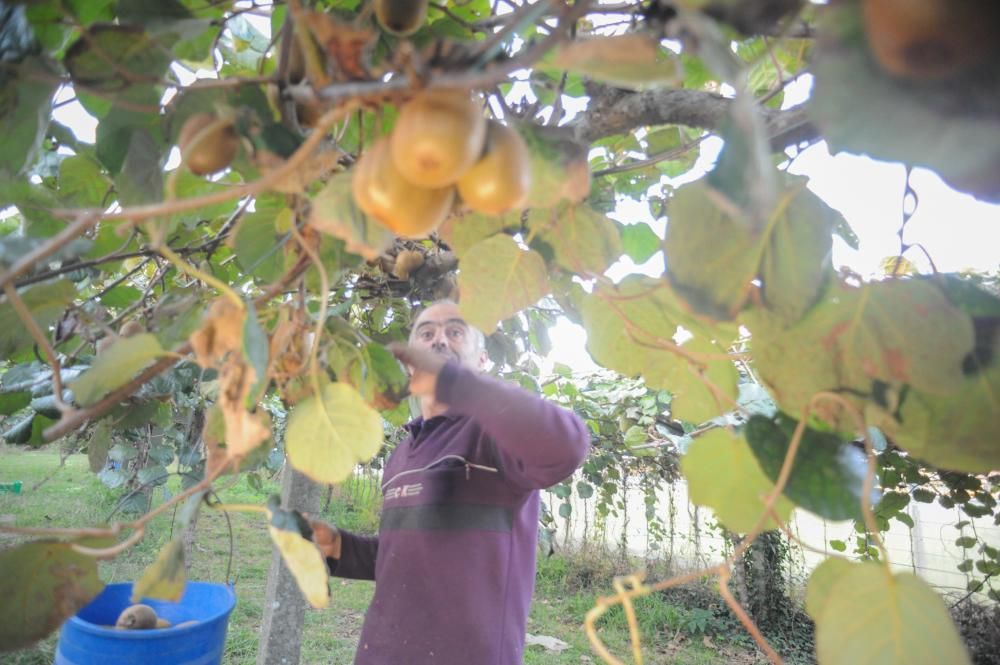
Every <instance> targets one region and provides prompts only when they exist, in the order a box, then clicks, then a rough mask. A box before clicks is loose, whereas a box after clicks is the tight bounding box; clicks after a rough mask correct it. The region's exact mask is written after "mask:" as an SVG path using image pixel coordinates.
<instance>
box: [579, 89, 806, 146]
mask: <svg viewBox="0 0 1000 665" xmlns="http://www.w3.org/2000/svg"><path fill="white" fill-rule="evenodd" d="M732 103H733V100H732V99H729V98H727V97H723V96H722V95H719V94H716V93H714V92H707V91H704V90H686V89H672V90H651V91H648V92H628V91H621V90H617V89H611V88H606V87H603V86H591V102H590V106H589V107H588V109H587V112H586V113H584V114H581V115H580V120H578V121H577V122H575V123H572V125H571V126H572V127H573V130H574V132H575V134H576V137H577V138H578V139H580V140H582V141H585V142H587V143H592V142H594V141H596V140H598V139H601V138H604V137H606V136H613V135H616V134H624V133H626V132H629V131H631V130H633V129H636V128H637V127H647V126H657V125H684V126H686V127H696V128H699V129H705V130H708V131H716V130H718V129H719V128H720V127H721V126H722V123H723V121H724V120H725V119H726V117H727V115H728V113H729V107H730V106H731V105H732ZM760 113H761V115H762V116H763V118H764V124H765V125H766V126H767V128H768V132H769V134H770V136H771V147H772V148H773V149H774V150H775V152H777V151H780V150H782V149H784V148H785V147H786V146H789V145H795V144H798V143H801V142H802V141H811V140H814V139H816V138H817V137H818V136H819V130H818V129H817V128H816V126H815V125H813V124H812V122H810V121H809V119H808V117H807V115H806V110H805V107H804V106H796V107H794V108H791V109H788V110H785V111H779V110H776V109H768V108H761V109H760Z"/></svg>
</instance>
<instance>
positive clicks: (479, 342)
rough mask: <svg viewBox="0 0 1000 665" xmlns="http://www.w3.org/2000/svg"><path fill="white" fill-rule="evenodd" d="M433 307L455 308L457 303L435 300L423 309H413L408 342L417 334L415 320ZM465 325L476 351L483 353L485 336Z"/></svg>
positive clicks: (443, 299) (481, 332) (449, 300)
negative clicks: (445, 306)
mask: <svg viewBox="0 0 1000 665" xmlns="http://www.w3.org/2000/svg"><path fill="white" fill-rule="evenodd" d="M434 305H455V306H456V307H457V306H458V303H457V302H455V301H454V300H452V299H451V298H442V299H441V300H435V301H434V302H432V303H431V304H429V305H427V306H425V307H418V308H416V309H414V310H413V316H412V318H411V319H410V336H409V341H410V342H411V343H412V342H413V336H414V335H415V334H416V332H417V329H416V327H415V324H416V322H417V320H418V319H419V318H420V315H421V314H423V313H424V311H425V310H428V309H430V308H431V307H433V306H434ZM463 320H464V319H463ZM465 325H466V327H467V328H468V329H469V331H470V332H471V333H472V339H474V340H475V342H476V351H485V350H486V335H484V334H483V331H482V330H480V329H479V328H477V327H475V326H473V325H470V324H469V322H468V321H466V322H465Z"/></svg>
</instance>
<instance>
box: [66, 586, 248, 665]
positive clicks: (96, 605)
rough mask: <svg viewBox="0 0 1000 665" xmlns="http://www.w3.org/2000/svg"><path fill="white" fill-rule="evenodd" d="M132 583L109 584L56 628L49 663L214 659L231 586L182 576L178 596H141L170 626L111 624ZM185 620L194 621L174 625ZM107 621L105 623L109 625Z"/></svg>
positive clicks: (208, 663)
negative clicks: (129, 627) (132, 627)
mask: <svg viewBox="0 0 1000 665" xmlns="http://www.w3.org/2000/svg"><path fill="white" fill-rule="evenodd" d="M131 596H132V583H131V582H121V583H118V584H109V585H107V586H106V587H104V590H103V591H102V592H101V593H100V594H99V595H98V596H97V597H96V598H94V600H92V601H91V602H90V604H89V605H87V606H86V607H84V608H83V609H81V610H80V611H79V612H77V614H76V616H73V617H70V619H69V620H68V621H67V622H66V623H64V624H63V626H62V631H61V632H60V633H59V646H58V648H57V649H56V660H55V665H106V664H107V663H114V664H115V665H133V664H134V665H218V664H219V663H221V662H222V652H223V649H224V648H225V645H226V628H227V627H228V624H229V614H230V612H232V611H233V607H234V606H235V605H236V593H235V592H234V591H233V588H232V587H231V586H228V585H225V584H213V583H210V582H188V583H187V584H186V585H185V587H184V595H183V596H182V597H181V599H180V601H179V602H176V603H172V602H169V601H163V600H153V599H150V598H144V599H143V600H142V601H141V602H143V603H145V604H146V605H149V606H150V607H152V608H153V609H154V610H156V614H157V616H159V617H160V618H162V619H166V620H167V621H169V622H170V623H171V627H170V628H159V629H152V630H116V629H115V628H114V627H113V626H114V625H115V621H116V620H117V619H118V615H119V614H121V612H122V610H124V609H125V608H126V607H128V606H129V605H131V604H132V602H131ZM185 621H196V622H197V623H194V624H191V625H187V626H180V627H176V626H177V624H180V623H183V622H185ZM108 626H111V627H110V628H109V627H108Z"/></svg>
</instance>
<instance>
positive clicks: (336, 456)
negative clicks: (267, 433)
mask: <svg viewBox="0 0 1000 665" xmlns="http://www.w3.org/2000/svg"><path fill="white" fill-rule="evenodd" d="M320 390H321V392H320V395H313V396H311V397H309V398H308V399H306V400H303V401H302V402H299V403H298V404H297V405H295V407H294V408H293V409H292V412H291V414H290V415H289V416H288V428H287V430H286V431H285V450H286V451H287V452H288V460H289V461H290V462H291V463H292V466H293V467H295V468H296V469H298V470H299V471H301V472H302V473H304V474H306V475H307V476H309V477H310V478H312V479H313V480H316V481H318V482H321V483H339V482H341V481H343V480H344V479H345V478H347V477H348V476H350V475H351V472H352V471H353V470H354V467H355V465H357V464H359V463H361V462H367V461H368V460H369V459H371V458H372V457H373V456H374V455H375V453H377V452H378V450H379V448H380V447H381V446H382V437H383V432H382V419H381V418H380V417H379V415H378V412H377V411H375V410H374V409H372V408H371V407H370V406H368V404H366V403H365V401H364V399H363V398H362V397H361V395H360V394H358V391H357V390H355V389H354V388H352V387H351V386H349V385H347V384H345V383H327V384H326V385H324V386H322V387H321V389H320Z"/></svg>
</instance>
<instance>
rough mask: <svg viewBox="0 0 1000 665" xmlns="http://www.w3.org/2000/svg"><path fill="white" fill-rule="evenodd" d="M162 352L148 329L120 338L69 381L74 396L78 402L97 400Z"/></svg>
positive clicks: (158, 343)
mask: <svg viewBox="0 0 1000 665" xmlns="http://www.w3.org/2000/svg"><path fill="white" fill-rule="evenodd" d="M163 353H164V351H163V347H161V346H160V342H159V341H158V340H157V339H156V337H155V336H154V335H152V334H150V333H142V334H140V335H135V336H134V337H122V338H119V339H118V340H116V341H115V342H114V344H112V345H111V346H109V347H108V348H107V349H105V350H104V351H103V352H102V353H101V354H100V355H99V356H97V359H96V360H95V361H94V364H93V365H92V366H91V368H90V369H88V370H87V371H86V372H84V373H83V374H81V375H80V377H79V378H77V379H76V380H75V381H73V382H72V383H71V384H70V386H69V387H70V388H71V389H72V390H73V397H74V399H75V400H76V402H77V403H78V404H80V405H81V406H90V405H91V404H94V403H96V402H98V401H99V400H100V399H101V398H102V397H104V396H105V395H107V394H108V393H110V392H111V391H113V390H115V389H116V388H120V387H122V386H123V385H125V384H126V383H128V381H129V379H131V378H132V377H133V376H135V374H136V372H138V371H139V370H141V369H142V368H144V367H145V366H146V365H148V364H149V363H150V362H151V361H153V360H155V359H156V358H158V357H159V356H161V355H163Z"/></svg>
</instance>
